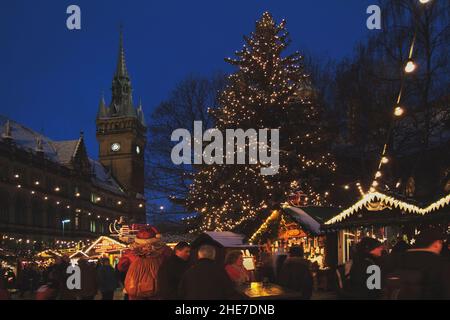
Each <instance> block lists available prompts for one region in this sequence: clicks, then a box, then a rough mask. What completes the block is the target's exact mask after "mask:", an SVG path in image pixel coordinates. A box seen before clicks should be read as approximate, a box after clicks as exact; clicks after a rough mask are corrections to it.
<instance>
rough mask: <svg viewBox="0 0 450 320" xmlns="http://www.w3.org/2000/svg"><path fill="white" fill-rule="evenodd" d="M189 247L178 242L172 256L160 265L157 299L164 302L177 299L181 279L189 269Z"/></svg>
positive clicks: (184, 243)
mask: <svg viewBox="0 0 450 320" xmlns="http://www.w3.org/2000/svg"><path fill="white" fill-rule="evenodd" d="M190 253H191V247H190V246H189V244H188V243H187V242H184V241H182V242H179V243H178V244H177V245H176V246H175V248H174V254H173V255H171V256H170V257H168V258H167V259H166V260H164V262H163V263H162V264H161V267H160V268H159V270H158V278H157V279H158V280H157V283H158V297H159V298H160V299H164V300H174V299H178V298H179V297H178V287H179V286H180V282H181V278H182V277H183V275H184V273H185V272H186V270H187V269H188V267H189V262H188V260H189V256H190Z"/></svg>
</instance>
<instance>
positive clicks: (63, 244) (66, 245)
mask: <svg viewBox="0 0 450 320" xmlns="http://www.w3.org/2000/svg"><path fill="white" fill-rule="evenodd" d="M1 240H3V242H4V243H7V242H8V241H9V242H12V243H14V244H16V245H24V246H27V245H34V244H37V243H42V242H46V241H40V240H36V239H30V238H27V237H23V236H17V235H11V234H2V236H1ZM91 241H92V240H91V239H85V240H83V241H82V242H83V243H85V244H87V245H88V244H90V243H91ZM47 242H48V241H47ZM48 243H50V242H48ZM51 243H52V244H53V245H52V247H55V248H57V249H71V248H74V247H76V246H77V244H79V243H80V241H75V240H55V241H51Z"/></svg>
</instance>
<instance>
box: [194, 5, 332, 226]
mask: <svg viewBox="0 0 450 320" xmlns="http://www.w3.org/2000/svg"><path fill="white" fill-rule="evenodd" d="M285 25H286V22H285V21H284V20H283V21H282V22H281V23H280V24H276V23H275V21H274V19H273V18H272V16H271V15H270V14H269V13H267V12H266V13H264V14H263V16H262V17H261V19H260V20H258V21H257V22H256V30H255V31H254V32H252V33H251V35H250V36H248V37H244V40H245V44H244V46H243V48H242V50H241V51H237V52H236V58H235V59H231V58H230V59H226V60H227V61H228V62H229V63H231V64H233V65H235V66H236V67H237V71H236V72H235V73H234V74H232V75H230V76H229V78H228V85H227V87H226V88H225V90H224V91H223V92H222V93H221V95H220V98H219V107H218V108H217V109H214V110H213V114H214V117H215V119H216V127H217V128H218V129H219V130H220V131H221V132H224V133H225V130H226V129H237V128H241V129H243V130H247V129H256V130H258V129H265V128H266V129H279V136H280V138H279V150H275V151H279V164H280V166H279V170H278V173H277V174H274V175H263V174H261V170H260V169H261V167H264V165H262V164H260V163H258V164H242V165H236V164H235V165H230V164H223V165H217V164H213V165H202V166H201V167H199V170H198V172H197V173H196V174H195V177H194V180H193V183H192V185H191V188H190V193H189V196H188V199H187V205H188V206H189V207H190V208H191V209H193V210H195V211H197V212H200V213H201V215H202V219H201V220H202V223H201V226H200V229H201V230H232V229H233V228H234V227H235V226H236V225H239V224H241V223H242V222H244V221H245V220H247V219H251V218H254V217H255V216H256V215H257V214H258V213H261V212H262V211H267V210H276V209H278V208H280V207H281V204H282V203H283V202H285V201H287V200H288V198H289V197H290V196H291V195H292V193H293V192H297V193H300V192H301V193H303V194H304V195H305V196H304V197H302V201H303V202H304V203H309V204H316V205H320V204H326V203H327V195H328V192H327V190H328V189H327V188H329V178H330V176H331V174H332V173H333V172H334V170H335V163H334V162H333V160H332V158H331V156H330V153H329V152H328V146H329V137H327V135H326V134H325V132H324V123H323V121H322V119H321V118H322V114H323V110H322V109H321V107H320V105H319V103H317V102H316V101H315V100H316V98H315V94H314V92H313V90H312V89H311V85H310V83H309V80H308V76H307V75H306V74H305V71H304V70H303V67H302V65H301V59H302V57H301V56H300V54H299V53H298V52H295V53H293V54H290V55H285V54H284V52H285V50H286V48H287V47H288V45H289V43H290V39H289V35H288V32H287V30H286V26H285ZM224 136H225V134H224ZM248 143H249V141H247V148H249V144H248ZM268 146H269V149H270V143H268ZM270 152H273V151H272V150H270ZM247 163H248V162H247Z"/></svg>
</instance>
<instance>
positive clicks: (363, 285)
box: [337, 228, 450, 300]
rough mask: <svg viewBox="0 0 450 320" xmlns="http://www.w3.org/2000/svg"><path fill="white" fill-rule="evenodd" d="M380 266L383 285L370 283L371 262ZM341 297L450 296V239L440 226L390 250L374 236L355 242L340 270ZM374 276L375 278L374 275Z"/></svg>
mask: <svg viewBox="0 0 450 320" xmlns="http://www.w3.org/2000/svg"><path fill="white" fill-rule="evenodd" d="M373 265H376V266H378V267H379V270H380V281H379V283H380V285H379V286H375V287H373V286H371V285H368V281H369V282H370V281H371V280H370V279H369V278H370V275H371V272H369V271H368V267H369V266H373ZM337 275H338V283H339V286H338V287H339V290H338V294H339V297H340V298H342V299H389V300H402V299H407V300H414V299H421V300H426V299H446V300H448V299H450V255H449V242H448V239H446V238H445V235H444V233H443V232H442V231H441V230H439V229H437V228H429V229H425V230H422V232H421V233H420V234H419V235H418V236H417V238H416V239H415V243H414V245H409V244H408V243H407V242H405V241H402V240H400V241H398V242H397V244H396V245H395V246H394V247H393V248H392V249H391V250H390V252H388V251H387V248H386V246H385V245H384V244H383V243H381V242H380V241H378V240H376V239H373V238H363V239H361V241H360V242H359V243H358V244H357V245H356V246H355V250H354V252H353V257H352V259H351V260H349V261H348V262H347V263H346V264H345V265H343V266H341V267H340V269H339V270H338V272H337ZM371 279H373V278H371Z"/></svg>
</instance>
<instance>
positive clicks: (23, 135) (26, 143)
mask: <svg viewBox="0 0 450 320" xmlns="http://www.w3.org/2000/svg"><path fill="white" fill-rule="evenodd" d="M8 120H9V126H10V130H11V137H12V140H13V141H14V143H15V144H16V145H17V146H18V147H20V148H21V149H24V150H26V151H28V152H32V153H36V149H37V146H38V141H39V140H40V141H41V145H42V151H43V152H44V154H45V155H46V157H47V158H49V159H50V160H52V161H56V162H57V161H58V154H57V151H56V149H55V147H54V145H53V144H52V141H51V140H50V139H48V138H47V137H45V136H43V135H42V134H40V133H37V132H36V131H34V130H31V129H30V128H27V127H25V126H23V125H21V124H20V123H17V122H15V121H12V120H10V119H8V118H6V117H5V116H2V115H0V137H1V138H3V135H4V133H5V128H6V123H7V122H8Z"/></svg>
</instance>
